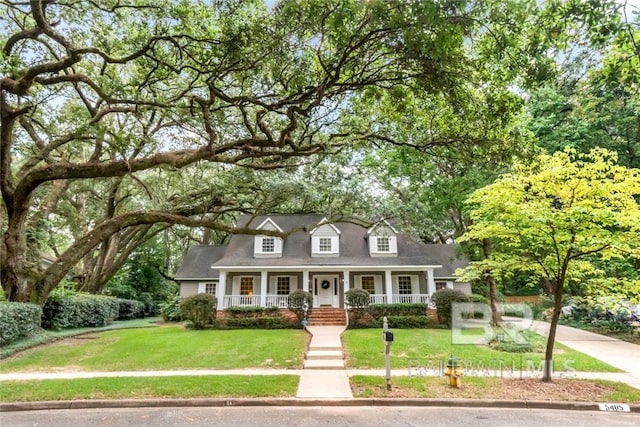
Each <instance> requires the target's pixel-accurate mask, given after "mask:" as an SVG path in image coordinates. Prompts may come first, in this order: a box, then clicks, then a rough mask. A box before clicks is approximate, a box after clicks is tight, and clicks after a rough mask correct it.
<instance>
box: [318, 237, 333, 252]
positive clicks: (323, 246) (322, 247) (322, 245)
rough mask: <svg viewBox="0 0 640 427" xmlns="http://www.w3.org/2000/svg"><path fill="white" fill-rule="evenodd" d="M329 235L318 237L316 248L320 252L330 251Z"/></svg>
mask: <svg viewBox="0 0 640 427" xmlns="http://www.w3.org/2000/svg"><path fill="white" fill-rule="evenodd" d="M331 249H332V245H331V237H320V238H319V239H318V250H319V251H320V252H331Z"/></svg>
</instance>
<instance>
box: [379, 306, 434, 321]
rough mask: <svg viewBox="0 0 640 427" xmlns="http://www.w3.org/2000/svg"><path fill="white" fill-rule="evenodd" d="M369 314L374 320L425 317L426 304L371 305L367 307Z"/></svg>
mask: <svg viewBox="0 0 640 427" xmlns="http://www.w3.org/2000/svg"><path fill="white" fill-rule="evenodd" d="M369 314H371V316H373V318H374V319H381V318H383V317H384V316H426V315H427V304H423V303H405V304H372V305H370V306H369Z"/></svg>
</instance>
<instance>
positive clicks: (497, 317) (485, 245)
mask: <svg viewBox="0 0 640 427" xmlns="http://www.w3.org/2000/svg"><path fill="white" fill-rule="evenodd" d="M482 253H483V255H484V258H485V259H488V258H489V256H490V255H491V241H490V240H489V239H483V240H482ZM484 280H485V283H486V284H487V285H488V286H489V306H490V307H491V324H492V325H494V326H497V325H499V324H500V323H501V322H502V315H501V313H500V311H499V310H498V289H497V285H496V279H495V278H494V277H493V274H491V271H487V272H485V279H484Z"/></svg>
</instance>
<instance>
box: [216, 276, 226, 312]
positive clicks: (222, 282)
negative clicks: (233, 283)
mask: <svg viewBox="0 0 640 427" xmlns="http://www.w3.org/2000/svg"><path fill="white" fill-rule="evenodd" d="M226 290H227V272H226V271H221V272H220V276H218V287H216V298H218V307H217V308H218V310H224V293H225V291H226Z"/></svg>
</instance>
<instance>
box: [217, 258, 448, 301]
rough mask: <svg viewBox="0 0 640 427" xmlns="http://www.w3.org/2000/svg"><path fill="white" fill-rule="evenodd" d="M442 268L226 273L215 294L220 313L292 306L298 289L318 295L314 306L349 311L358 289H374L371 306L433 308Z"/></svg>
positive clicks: (372, 268) (289, 270)
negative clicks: (349, 298) (291, 299)
mask: <svg viewBox="0 0 640 427" xmlns="http://www.w3.org/2000/svg"><path fill="white" fill-rule="evenodd" d="M437 267H439V266H420V270H419V269H418V267H417V266H406V267H404V268H402V267H400V268H398V267H397V266H394V267H393V268H384V267H377V268H376V267H368V268H367V269H364V268H361V269H355V268H354V269H349V270H345V269H343V270H338V269H336V268H330V267H327V268H323V269H313V270H312V269H305V270H299V269H298V270H294V269H282V268H280V269H274V268H271V269H269V268H265V269H261V270H259V271H256V270H253V269H252V270H248V269H247V270H246V271H220V277H219V282H218V284H217V286H216V292H215V294H216V297H217V300H218V309H219V310H224V309H226V308H229V307H238V306H259V307H278V308H286V307H287V306H288V298H289V295H290V294H291V293H292V292H294V291H296V290H297V289H302V290H304V291H307V292H310V293H311V294H312V295H313V307H333V308H347V307H346V305H347V304H346V301H345V293H346V292H347V291H349V290H350V289H353V288H358V289H364V290H366V291H368V292H369V294H370V303H371V304H399V303H423V304H430V302H431V301H430V296H431V295H433V293H434V292H435V291H436V283H435V280H434V276H433V270H434V268H437Z"/></svg>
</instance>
